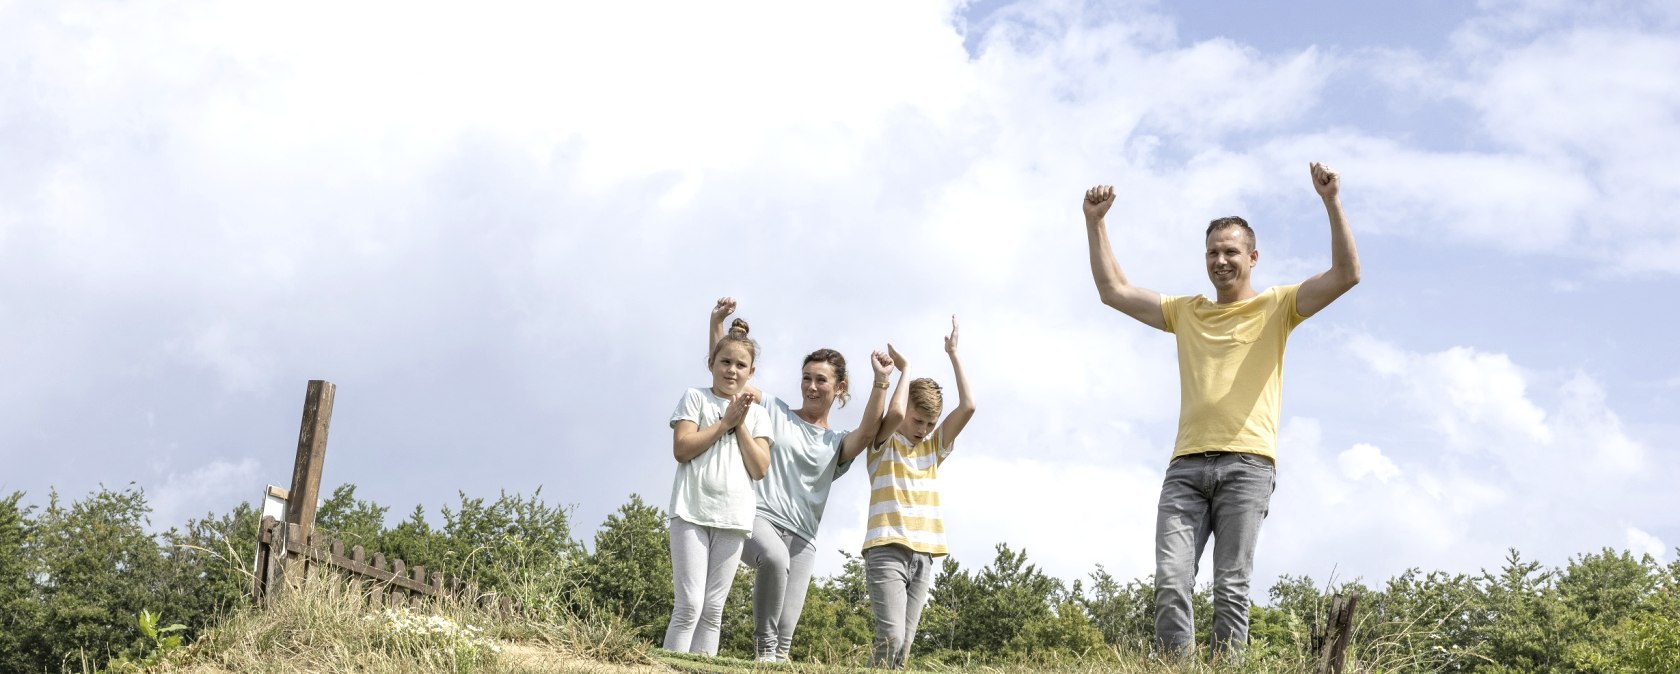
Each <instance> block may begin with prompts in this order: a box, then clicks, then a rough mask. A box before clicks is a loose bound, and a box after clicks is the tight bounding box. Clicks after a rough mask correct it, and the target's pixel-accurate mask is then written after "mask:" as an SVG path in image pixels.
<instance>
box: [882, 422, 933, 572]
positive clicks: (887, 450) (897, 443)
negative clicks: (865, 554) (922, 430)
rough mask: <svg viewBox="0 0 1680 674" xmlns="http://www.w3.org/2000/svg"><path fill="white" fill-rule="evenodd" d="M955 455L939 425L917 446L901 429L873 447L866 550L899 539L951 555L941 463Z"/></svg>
mask: <svg viewBox="0 0 1680 674" xmlns="http://www.w3.org/2000/svg"><path fill="white" fill-rule="evenodd" d="M950 455H951V445H950V444H949V443H946V442H945V435H944V434H943V433H940V432H939V431H938V429H935V430H934V432H933V433H932V434H931V435H929V436H927V437H926V438H923V439H922V441H921V442H918V443H916V444H915V446H911V445H910V440H909V439H908V438H905V437H904V435H903V434H902V433H894V434H893V436H892V437H891V438H889V439H888V440H887V441H886V442H885V443H882V445H881V446H880V447H876V448H874V449H871V450H869V524H868V530H867V531H866V532H865V533H864V537H863V549H865V550H868V549H870V548H873V547H876V546H880V545H892V544H895V543H896V544H898V545H902V546H904V547H907V548H910V549H911V550H915V551H916V552H924V553H927V554H928V555H931V556H934V557H938V556H940V555H944V554H946V546H945V522H944V520H943V519H942V518H941V517H940V515H939V464H941V463H944V462H945V459H946V457H949V456H950Z"/></svg>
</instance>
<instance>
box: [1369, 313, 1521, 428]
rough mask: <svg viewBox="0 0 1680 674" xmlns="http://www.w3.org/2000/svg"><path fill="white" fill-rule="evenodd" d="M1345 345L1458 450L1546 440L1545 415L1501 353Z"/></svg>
mask: <svg viewBox="0 0 1680 674" xmlns="http://www.w3.org/2000/svg"><path fill="white" fill-rule="evenodd" d="M1349 348H1350V349H1351V350H1352V351H1353V352H1354V353H1355V354H1357V355H1358V356H1359V357H1360V358H1361V360H1363V361H1365V362H1366V363H1367V364H1368V365H1369V366H1370V367H1371V368H1372V369H1373V370H1374V371H1376V372H1378V373H1380V374H1382V375H1384V376H1385V377H1391V378H1395V379H1397V380H1398V381H1399V384H1400V386H1401V387H1402V388H1404V389H1405V391H1406V395H1405V400H1406V402H1407V403H1409V404H1411V405H1413V406H1414V407H1415V408H1417V409H1419V410H1420V411H1422V412H1424V413H1425V414H1426V417H1427V419H1426V420H1427V421H1428V423H1430V424H1431V426H1432V427H1434V428H1435V429H1437V430H1439V431H1440V432H1441V433H1442V435H1443V436H1445V439H1446V440H1447V441H1448V443H1449V444H1450V445H1451V446H1453V447H1454V448H1457V449H1460V450H1462V451H1497V449H1498V448H1502V447H1506V446H1508V443H1507V442H1506V441H1505V439H1506V438H1516V439H1519V440H1522V441H1527V442H1531V443H1536V444H1547V443H1550V442H1551V441H1552V428H1551V426H1550V425H1549V424H1548V421H1547V414H1546V412H1545V410H1543V409H1541V408H1540V406H1539V405H1537V404H1535V402H1534V401H1533V400H1531V399H1530V397H1529V395H1528V377H1527V376H1526V375H1525V374H1524V373H1523V371H1522V370H1521V368H1518V367H1517V366H1516V365H1515V364H1514V363H1512V362H1511V359H1510V358H1509V357H1508V356H1506V355H1505V354H1500V353H1481V352H1478V351H1477V350H1475V349H1472V348H1468V347H1454V348H1451V349H1448V350H1446V351H1441V352H1437V353H1431V354H1407V353H1403V352H1402V351H1401V350H1399V349H1398V348H1396V347H1395V345H1393V344H1389V343H1386V342H1383V341H1382V340H1379V339H1376V338H1373V337H1370V336H1367V335H1360V336H1356V337H1355V338H1354V339H1352V340H1351V341H1350V342H1349Z"/></svg>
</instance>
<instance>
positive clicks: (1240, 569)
mask: <svg viewBox="0 0 1680 674" xmlns="http://www.w3.org/2000/svg"><path fill="white" fill-rule="evenodd" d="M1276 488H1277V472H1276V470H1275V469H1274V468H1273V467H1272V463H1271V462H1270V461H1269V460H1267V459H1266V458H1265V457H1263V456H1258V455H1254V454H1241V453H1235V452H1210V453H1205V454H1193V455H1190V456H1182V457H1179V458H1177V459H1174V460H1173V462H1172V464H1171V465H1169V466H1167V475H1166V479H1165V480H1163V481H1162V483H1161V503H1160V507H1159V510H1158V511H1157V513H1156V516H1155V646H1156V648H1159V649H1160V650H1161V651H1163V652H1164V653H1167V654H1170V655H1188V654H1190V653H1192V652H1194V651H1195V647H1196V645H1195V642H1196V622H1195V616H1194V615H1192V613H1191V608H1190V597H1191V595H1192V594H1193V593H1194V592H1195V589H1196V572H1197V569H1198V566H1199V564H1200V562H1201V558H1202V549H1203V548H1205V547H1207V542H1208V537H1209V536H1212V537H1213V539H1214V544H1213V636H1212V642H1213V643H1212V650H1213V653H1214V654H1215V655H1219V654H1221V653H1222V652H1224V651H1226V650H1229V651H1231V652H1232V653H1233V654H1240V653H1241V651H1242V650H1243V647H1244V646H1246V645H1247V644H1248V583H1249V578H1250V576H1252V575H1253V573H1254V546H1255V542H1256V541H1257V540H1258V539H1259V538H1260V523H1261V522H1264V521H1265V520H1266V513H1267V512H1268V511H1269V509H1270V507H1271V500H1272V491H1273V490H1274V489H1276Z"/></svg>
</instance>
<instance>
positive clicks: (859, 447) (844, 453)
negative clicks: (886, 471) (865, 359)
mask: <svg viewBox="0 0 1680 674" xmlns="http://www.w3.org/2000/svg"><path fill="white" fill-rule="evenodd" d="M869 367H870V369H871V370H873V371H874V372H875V380H874V382H872V383H871V384H870V385H869V402H867V403H864V406H863V419H861V420H859V421H858V427H857V430H855V431H852V432H851V433H848V434H846V439H845V440H842V441H840V463H846V462H847V461H851V460H852V459H855V458H857V455H858V454H861V453H863V450H865V449H868V448H869V447H870V446H871V445H870V444H869V443H870V442H871V441H873V440H874V439H875V434H876V432H877V431H879V430H880V429H881V414H882V411H883V410H884V409H885V408H886V406H887V380H888V379H890V378H891V377H892V368H893V362H892V357H890V356H888V355H887V354H885V353H883V352H880V351H876V352H875V353H873V354H870V356H869Z"/></svg>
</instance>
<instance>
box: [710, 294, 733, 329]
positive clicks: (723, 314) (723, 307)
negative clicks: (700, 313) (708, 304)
mask: <svg viewBox="0 0 1680 674" xmlns="http://www.w3.org/2000/svg"><path fill="white" fill-rule="evenodd" d="M733 313H735V298H733V297H719V298H718V301H717V306H715V307H712V324H713V325H721V324H723V319H725V318H729V315H730V314H733Z"/></svg>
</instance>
